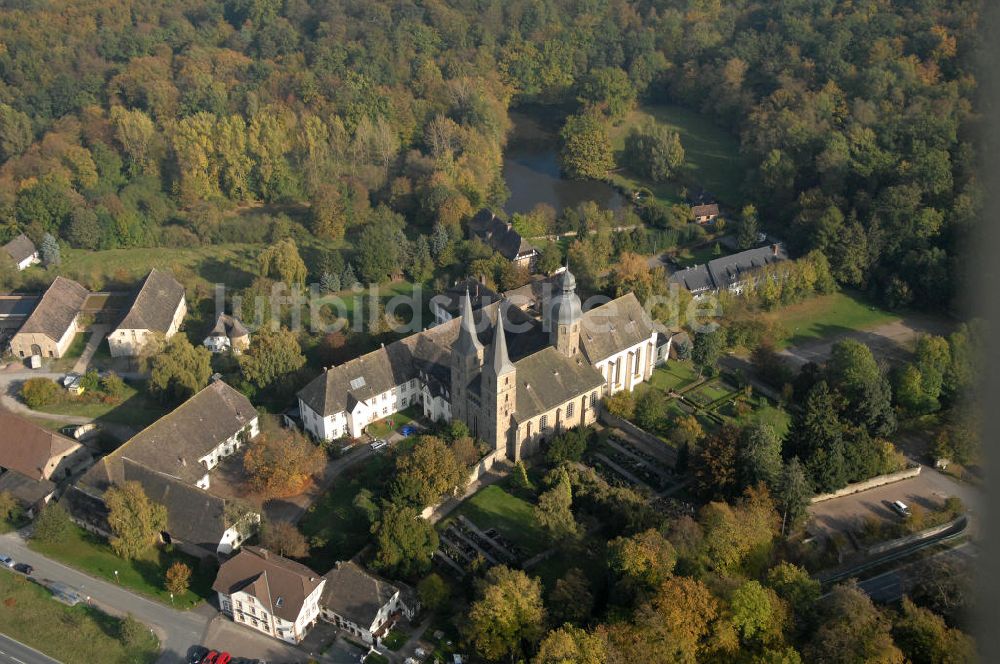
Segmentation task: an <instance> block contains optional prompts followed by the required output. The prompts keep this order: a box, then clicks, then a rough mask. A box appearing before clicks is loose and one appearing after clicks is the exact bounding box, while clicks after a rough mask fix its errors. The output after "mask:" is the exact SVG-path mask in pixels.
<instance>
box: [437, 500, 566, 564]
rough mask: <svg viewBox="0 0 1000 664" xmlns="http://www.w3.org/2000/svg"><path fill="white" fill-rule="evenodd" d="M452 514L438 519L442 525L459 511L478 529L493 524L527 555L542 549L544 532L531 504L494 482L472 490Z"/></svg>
mask: <svg viewBox="0 0 1000 664" xmlns="http://www.w3.org/2000/svg"><path fill="white" fill-rule="evenodd" d="M452 514H453V515H454V516H451V517H449V518H447V519H445V520H444V521H442V522H441V524H440V525H439V528H441V529H444V528H446V527H447V524H448V523H450V522H451V520H452V519H453V518H455V517H457V516H458V515H459V514H461V515H463V516H465V517H466V518H467V519H469V520H470V521H472V522H473V523H475V524H476V526H478V527H479V528H480V529H481V530H488V529H490V528H496V529H497V530H498V531H499V532H500V533H501V534H502V535H503V536H504V537H506V538H507V539H509V540H510V541H511V542H513V543H514V544H516V545H518V546H519V547H521V549H523V550H524V552H525V553H526V554H527V555H528V556H532V555H534V554H536V553H540V552H541V551H543V550H545V548H546V544H545V534H544V532H543V531H542V528H541V526H539V525H538V523H537V522H536V521H535V515H534V513H533V511H532V506H531V504H530V503H528V502H527V501H525V500H522V499H520V498H518V497H516V496H512V495H511V494H509V493H507V492H506V491H504V490H503V489H501V488H500V487H499V486H497V485H495V484H493V485H490V486H488V487H486V488H485V489H482V490H480V491H478V492H477V493H475V494H473V495H472V496H471V497H470V498H469V499H468V500H466V501H465V502H463V503H462V504H461V505H460V506H459V507H458V509H456V510H455V511H454V512H453V513H452Z"/></svg>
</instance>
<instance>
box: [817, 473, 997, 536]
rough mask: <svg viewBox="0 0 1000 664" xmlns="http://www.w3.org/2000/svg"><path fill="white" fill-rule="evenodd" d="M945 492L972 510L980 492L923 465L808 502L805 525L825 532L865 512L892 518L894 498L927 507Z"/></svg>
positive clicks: (856, 519) (851, 523) (852, 525)
mask: <svg viewBox="0 0 1000 664" xmlns="http://www.w3.org/2000/svg"><path fill="white" fill-rule="evenodd" d="M949 496H958V497H959V498H961V499H962V502H963V503H965V507H966V511H968V512H971V513H973V514H975V513H976V512H977V511H978V509H979V507H980V505H981V502H982V493H981V492H980V491H979V490H978V489H976V488H975V487H973V486H971V485H969V484H964V483H962V482H959V481H958V480H955V479H953V478H952V477H949V476H948V475H945V474H944V473H942V472H940V471H937V470H934V469H933V468H931V467H929V466H924V467H923V468H921V471H920V475H918V476H917V477H913V478H911V479H908V480H903V481H901V482H894V483H892V484H886V485H885V486H880V487H877V488H875V489H869V490H867V491H862V492H860V493H855V494H852V495H850V496H843V497H842V498H833V499H832V500H826V501H823V502H821V503H816V504H815V505H812V506H810V507H809V514H810V515H811V516H812V520H811V522H810V524H809V529H810V532H812V533H813V534H814V535H825V534H829V533H831V532H834V531H838V530H849V529H852V528H855V527H857V525H858V524H859V523H860V522H861V520H862V519H864V518H866V517H869V516H874V517H876V518H879V519H884V520H896V519H898V518H899V517H897V516H896V514H895V512H893V511H892V510H891V509H890V508H889V506H888V503H891V502H892V501H894V500H902V501H903V502H904V503H906V504H908V505H919V506H920V507H921V508H923V509H925V510H930V509H933V508H934V507H938V506H940V505H941V504H943V503H944V500H945V498H947V497H949Z"/></svg>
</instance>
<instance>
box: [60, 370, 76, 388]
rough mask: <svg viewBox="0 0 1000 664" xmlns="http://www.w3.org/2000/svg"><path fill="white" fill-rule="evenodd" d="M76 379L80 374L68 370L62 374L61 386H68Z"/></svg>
mask: <svg viewBox="0 0 1000 664" xmlns="http://www.w3.org/2000/svg"><path fill="white" fill-rule="evenodd" d="M78 380H80V374H78V373H76V372H70V373H68V374H66V375H65V376H63V379H62V386H63V387H69V386H70V385H72V384H73V382H74V381H78Z"/></svg>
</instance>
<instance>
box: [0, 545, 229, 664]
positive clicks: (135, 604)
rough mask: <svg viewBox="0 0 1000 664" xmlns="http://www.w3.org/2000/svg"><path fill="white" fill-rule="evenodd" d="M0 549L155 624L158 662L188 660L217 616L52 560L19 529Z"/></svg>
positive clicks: (119, 611) (106, 606) (105, 604)
mask: <svg viewBox="0 0 1000 664" xmlns="http://www.w3.org/2000/svg"><path fill="white" fill-rule="evenodd" d="M0 551H3V553H5V554H6V555H9V556H11V557H12V558H13V559H14V560H16V561H17V562H25V563H28V564H29V565H31V566H32V567H34V568H35V570H34V573H33V576H34V577H35V578H37V579H51V580H53V581H61V582H63V583H66V584H68V585H69V586H72V587H73V589H75V590H76V591H77V592H78V593H79V594H80V595H81V596H83V597H89V598H90V599H91V601H93V603H94V605H95V606H97V608H99V609H101V610H102V611H105V612H106V613H110V614H112V615H118V616H121V615H124V614H126V613H130V614H132V615H133V616H134V617H135V618H136V619H138V620H139V621H141V622H143V623H145V624H146V625H149V626H150V627H152V628H153V630H154V632H155V633H156V635H157V636H158V637H159V639H160V642H161V645H162V647H163V652H162V654H161V655H160V658H159V659H158V660H157V664H180V663H181V662H185V661H186V658H187V655H188V651H189V649H190V648H191V646H193V645H196V644H199V643H201V642H202V641H203V638H204V635H205V632H206V629H207V628H208V624H209V622H211V620H212V619H213V618H215V617H216V616H217V615H218V613H217V612H216V610H215V608H214V607H212V606H210V605H208V604H202V605H200V606H198V607H196V608H194V609H192V610H190V611H177V610H176V609H171V608H170V607H168V606H164V605H163V604H160V603H159V602H156V601H154V600H151V599H146V598H145V597H141V596H140V595H136V594H135V593H133V592H130V591H129V590H126V589H124V588H122V587H121V586H118V585H115V584H113V583H109V582H107V581H104V580H101V579H97V578H94V577H92V576H89V575H87V574H84V573H83V572H80V571H77V570H75V569H73V568H71V567H67V566H66V565H63V564H62V563H59V562H56V561H54V560H50V559H49V558H46V557H45V556H43V555H41V554H40V553H36V552H35V551H32V550H31V549H29V548H28V546H27V544H26V543H25V541H24V539H23V537H22V535H21V534H20V533H19V532H10V533H6V534H4V535H0ZM0 650H2V648H0ZM22 659H23V658H22ZM23 661H24V662H26V663H28V664H33V662H34V661H37V662H39V663H40V664H41V662H44V661H45V660H29V659H25V660H23ZM49 661H51V660H49ZM2 663H3V659H0V664H2Z"/></svg>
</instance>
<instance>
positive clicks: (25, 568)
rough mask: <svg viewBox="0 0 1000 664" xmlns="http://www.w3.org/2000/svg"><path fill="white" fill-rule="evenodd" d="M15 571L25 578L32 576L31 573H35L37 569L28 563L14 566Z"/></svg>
mask: <svg viewBox="0 0 1000 664" xmlns="http://www.w3.org/2000/svg"><path fill="white" fill-rule="evenodd" d="M14 571H15V572H20V573H21V574H24V575H25V576H31V573H32V572H34V571H35V568H34V567H32V566H31V565H29V564H28V563H18V564H16V565H14Z"/></svg>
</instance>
